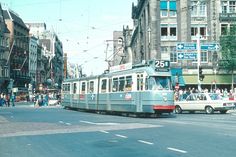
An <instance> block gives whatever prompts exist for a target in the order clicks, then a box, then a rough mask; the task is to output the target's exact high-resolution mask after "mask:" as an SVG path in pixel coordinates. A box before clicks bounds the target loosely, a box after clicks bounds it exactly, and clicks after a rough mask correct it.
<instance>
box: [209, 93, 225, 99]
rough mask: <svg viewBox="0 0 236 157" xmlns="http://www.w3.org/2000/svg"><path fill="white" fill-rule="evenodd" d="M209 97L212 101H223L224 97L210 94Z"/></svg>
mask: <svg viewBox="0 0 236 157" xmlns="http://www.w3.org/2000/svg"><path fill="white" fill-rule="evenodd" d="M209 96H210V98H211V100H222V97H221V96H220V95H219V94H215V93H212V94H209Z"/></svg>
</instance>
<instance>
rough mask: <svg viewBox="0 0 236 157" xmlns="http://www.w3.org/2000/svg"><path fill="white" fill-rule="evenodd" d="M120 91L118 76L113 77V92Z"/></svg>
mask: <svg viewBox="0 0 236 157" xmlns="http://www.w3.org/2000/svg"><path fill="white" fill-rule="evenodd" d="M117 91H118V78H113V80H112V92H117Z"/></svg>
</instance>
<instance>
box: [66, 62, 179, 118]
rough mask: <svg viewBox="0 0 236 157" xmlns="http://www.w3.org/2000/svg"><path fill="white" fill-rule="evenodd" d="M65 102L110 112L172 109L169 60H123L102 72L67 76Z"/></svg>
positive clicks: (168, 111) (150, 111)
mask: <svg viewBox="0 0 236 157" xmlns="http://www.w3.org/2000/svg"><path fill="white" fill-rule="evenodd" d="M62 105H63V106H64V107H65V108H72V109H82V110H93V111H106V112H120V113H152V114H153V113H155V114H161V113H170V112H172V111H173V110H174V109H175V106H174V92H173V90H172V85H171V73H170V70H169V61H149V62H148V63H146V64H140V65H136V66H132V64H123V65H119V66H114V67H111V69H110V72H109V73H104V74H102V75H98V76H90V77H81V78H77V79H69V80H65V81H64V82H63V89H62Z"/></svg>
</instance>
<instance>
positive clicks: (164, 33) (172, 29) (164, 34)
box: [161, 24, 177, 40]
mask: <svg viewBox="0 0 236 157" xmlns="http://www.w3.org/2000/svg"><path fill="white" fill-rule="evenodd" d="M161 39H162V40H177V26H176V24H161Z"/></svg>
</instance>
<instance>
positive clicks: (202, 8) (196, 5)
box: [191, 0, 207, 17]
mask: <svg viewBox="0 0 236 157" xmlns="http://www.w3.org/2000/svg"><path fill="white" fill-rule="evenodd" d="M191 9H192V10H191V15H192V17H199V16H201V17H202V16H204V17H205V16H206V13H207V7H206V3H205V2H202V1H200V0H199V1H192V2H191Z"/></svg>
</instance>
